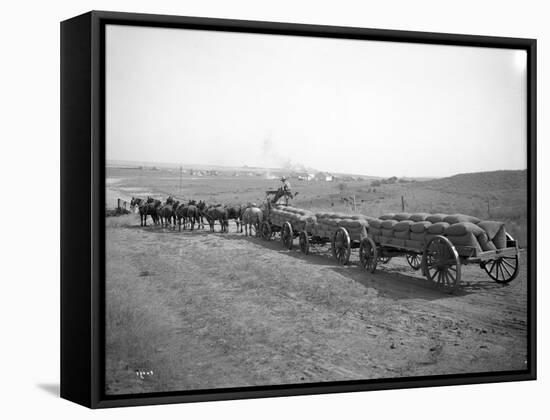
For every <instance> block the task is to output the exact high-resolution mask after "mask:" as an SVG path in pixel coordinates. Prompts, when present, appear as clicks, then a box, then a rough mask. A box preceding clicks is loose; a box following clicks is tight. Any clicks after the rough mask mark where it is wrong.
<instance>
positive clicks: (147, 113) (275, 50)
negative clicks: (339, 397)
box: [104, 23, 530, 396]
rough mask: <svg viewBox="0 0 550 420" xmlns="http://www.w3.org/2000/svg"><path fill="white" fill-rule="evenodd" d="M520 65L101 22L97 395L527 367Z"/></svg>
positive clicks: (505, 56) (511, 53) (334, 41)
mask: <svg viewBox="0 0 550 420" xmlns="http://www.w3.org/2000/svg"><path fill="white" fill-rule="evenodd" d="M527 63H528V60H527V53H526V51H525V50H522V49H512V48H489V47H477V46H459V45H436V44H427V43H425V44H424V43H420V42H413V43H411V42H397V41H391V42H390V41H377V40H364V39H345V38H342V37H340V38H337V37H335V38H330V37H314V36H299V35H283V34H268V33H253V32H248V33H247V32H244V31H243V32H239V31H223V30H216V31H211V30H200V29H185V28H169V27H154V26H132V25H129V24H116V23H113V24H107V25H106V26H105V69H104V71H105V180H104V181H105V191H104V195H105V207H106V208H105V235H104V237H105V279H104V287H105V317H104V318H105V349H104V351H105V372H104V377H105V383H104V392H105V395H107V396H120V395H138V394H148V395H149V394H152V393H153V394H154V393H161V392H176V391H197V390H212V389H230V388H246V387H258V386H270V385H296V384H318V383H334V382H338V383H340V382H343V381H358V380H382V379H395V378H415V377H434V376H437V377H440V376H445V375H465V374H473V375H474V374H486V373H500V372H521V371H525V370H526V369H527V368H528V366H527V365H528V362H529V357H528V331H529V323H528V286H529V277H528V271H529V270H528V267H527V261H528V255H529V252H530V249H529V247H528V243H529V212H528V205H529V197H528V123H529V122H528V112H527V107H528V97H527V93H528V69H527Z"/></svg>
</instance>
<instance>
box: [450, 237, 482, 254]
mask: <svg viewBox="0 0 550 420" xmlns="http://www.w3.org/2000/svg"><path fill="white" fill-rule="evenodd" d="M447 238H448V239H449V240H450V241H451V243H452V244H453V245H456V246H468V247H471V248H475V249H476V251H478V252H481V251H482V249H481V246H480V245H479V242H478V241H477V239H476V237H475V235H474V234H473V233H472V232H468V233H466V234H465V235H459V236H453V235H451V236H447Z"/></svg>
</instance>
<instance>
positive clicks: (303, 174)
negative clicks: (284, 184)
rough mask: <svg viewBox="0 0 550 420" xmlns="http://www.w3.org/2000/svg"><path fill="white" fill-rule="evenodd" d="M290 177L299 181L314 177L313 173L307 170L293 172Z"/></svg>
mask: <svg viewBox="0 0 550 420" xmlns="http://www.w3.org/2000/svg"><path fill="white" fill-rule="evenodd" d="M290 177H291V178H296V179H298V180H299V181H312V180H313V179H314V178H315V175H314V174H310V173H307V172H294V173H292V174H291V175H290Z"/></svg>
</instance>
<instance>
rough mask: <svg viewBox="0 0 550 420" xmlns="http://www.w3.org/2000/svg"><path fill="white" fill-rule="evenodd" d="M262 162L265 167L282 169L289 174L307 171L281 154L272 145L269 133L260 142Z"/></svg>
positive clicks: (301, 164)
mask: <svg viewBox="0 0 550 420" xmlns="http://www.w3.org/2000/svg"><path fill="white" fill-rule="evenodd" d="M262 160H263V161H264V162H265V163H266V164H267V166H271V167H276V168H282V169H285V170H287V171H289V172H293V171H294V172H304V171H307V170H308V168H307V167H306V166H305V165H304V164H303V163H300V162H297V161H294V160H292V159H291V158H290V157H288V156H284V155H283V154H281V153H280V152H279V150H278V149H277V146H276V145H275V144H274V143H273V140H272V138H271V133H268V134H267V135H266V137H265V138H264V140H263V142H262Z"/></svg>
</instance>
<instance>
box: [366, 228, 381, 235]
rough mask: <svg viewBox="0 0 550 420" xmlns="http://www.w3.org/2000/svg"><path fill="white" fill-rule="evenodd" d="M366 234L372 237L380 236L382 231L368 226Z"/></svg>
mask: <svg viewBox="0 0 550 420" xmlns="http://www.w3.org/2000/svg"><path fill="white" fill-rule="evenodd" d="M368 234H369V235H372V236H380V235H382V229H380V228H375V227H373V226H369V229H368Z"/></svg>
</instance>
